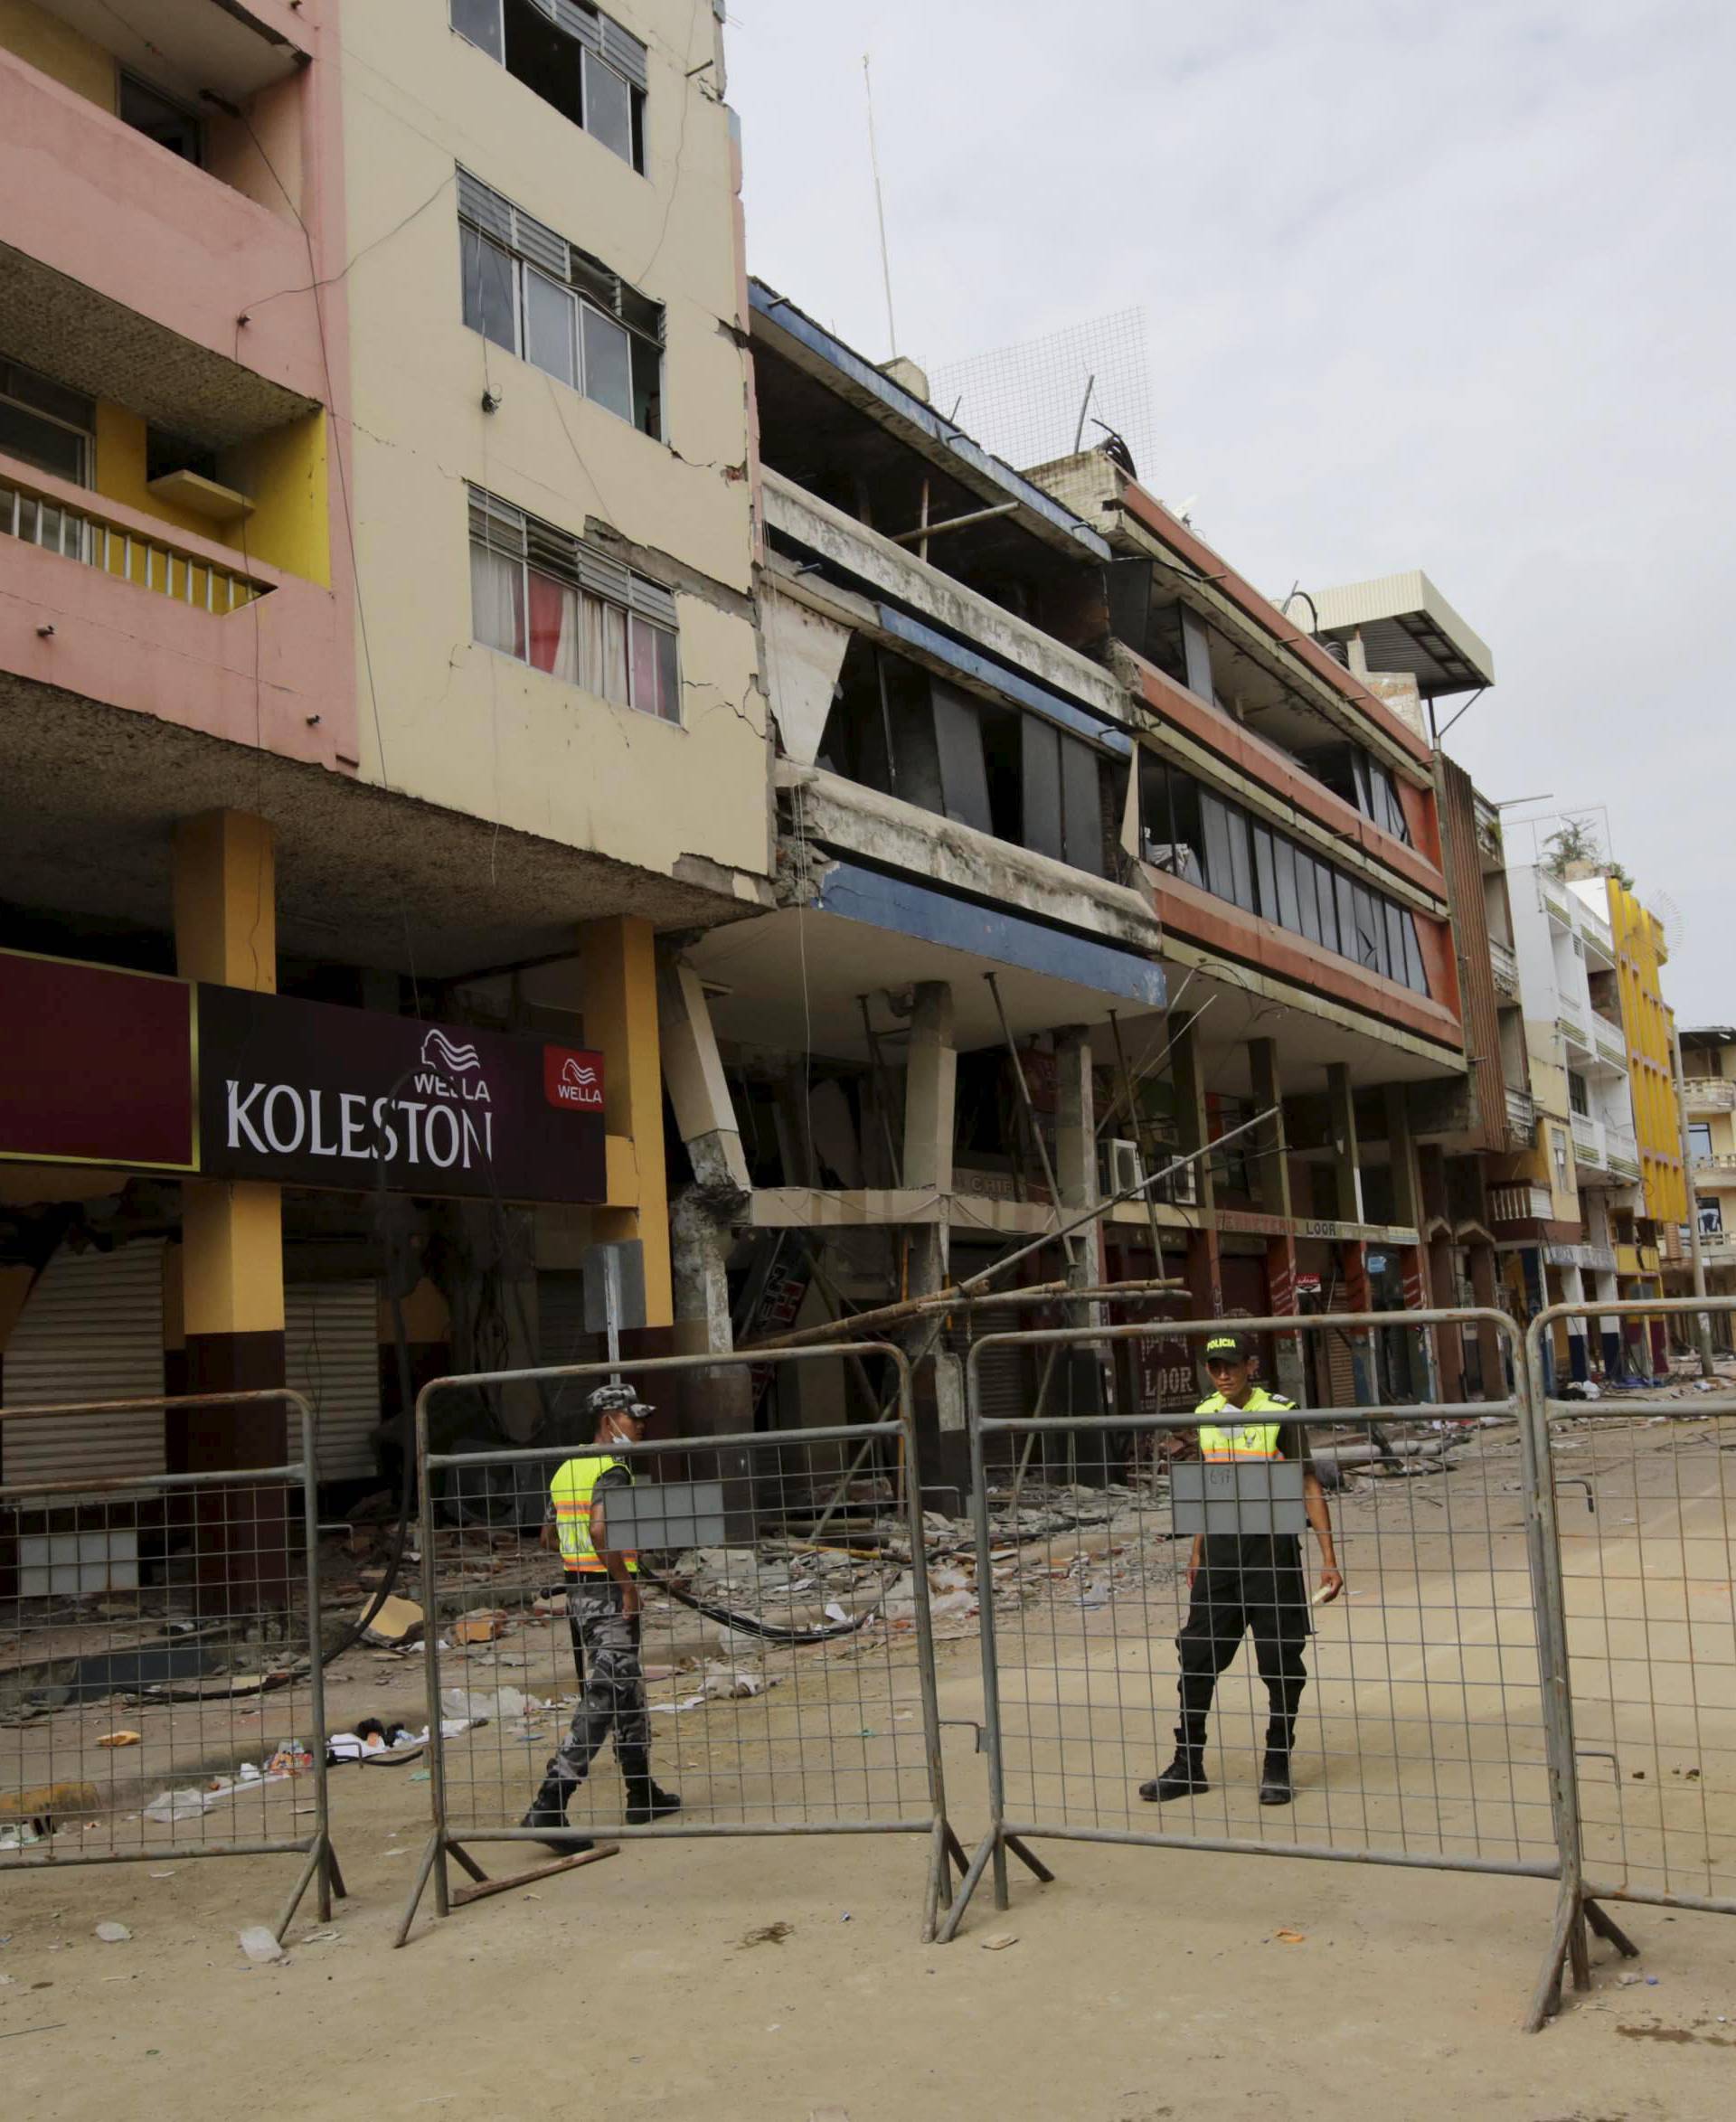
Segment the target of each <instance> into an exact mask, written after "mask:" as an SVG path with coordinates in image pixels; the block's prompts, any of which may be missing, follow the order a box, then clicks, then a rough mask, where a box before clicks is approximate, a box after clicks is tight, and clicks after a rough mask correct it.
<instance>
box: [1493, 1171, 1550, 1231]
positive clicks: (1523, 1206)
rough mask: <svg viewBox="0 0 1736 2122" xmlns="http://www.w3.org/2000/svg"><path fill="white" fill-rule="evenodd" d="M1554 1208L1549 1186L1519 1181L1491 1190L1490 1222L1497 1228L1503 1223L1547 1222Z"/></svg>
mask: <svg viewBox="0 0 1736 2122" xmlns="http://www.w3.org/2000/svg"><path fill="white" fill-rule="evenodd" d="M1553 1207H1554V1204H1553V1202H1552V1199H1551V1196H1550V1191H1549V1189H1548V1187H1547V1186H1533V1185H1528V1184H1525V1183H1524V1182H1523V1181H1519V1182H1514V1183H1512V1184H1507V1185H1505V1186H1491V1187H1490V1188H1489V1220H1490V1221H1491V1222H1493V1223H1494V1224H1495V1225H1496V1227H1497V1228H1498V1227H1499V1226H1500V1225H1501V1224H1503V1223H1541V1222H1547V1221H1548V1220H1549V1218H1550V1216H1551V1214H1552V1212H1553Z"/></svg>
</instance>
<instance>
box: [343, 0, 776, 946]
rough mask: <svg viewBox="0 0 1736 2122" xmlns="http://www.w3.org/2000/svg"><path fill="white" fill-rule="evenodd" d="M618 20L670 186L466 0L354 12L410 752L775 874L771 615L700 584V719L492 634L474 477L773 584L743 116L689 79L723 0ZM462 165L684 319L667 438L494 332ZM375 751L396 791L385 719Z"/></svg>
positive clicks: (352, 126)
mask: <svg viewBox="0 0 1736 2122" xmlns="http://www.w3.org/2000/svg"><path fill="white" fill-rule="evenodd" d="M614 12H616V13H617V14H619V16H620V18H621V20H622V21H623V23H624V24H626V26H627V28H629V29H630V30H631V31H632V32H633V33H634V34H635V35H637V36H639V37H641V38H643V39H645V40H646V42H647V44H648V46H649V60H648V65H649V69H650V90H649V114H648V121H647V134H648V138H649V141H650V167H649V170H648V172H647V174H646V175H640V174H638V173H637V172H636V171H634V170H633V169H631V168H630V167H629V166H628V165H627V164H626V163H625V162H623V161H622V160H621V159H620V158H619V157H618V156H615V155H613V154H611V153H610V152H609V149H608V148H606V147H604V146H602V145H601V144H600V143H599V142H598V141H596V140H594V139H592V138H591V137H590V135H589V134H587V133H585V132H583V131H582V130H580V128H579V127H575V126H574V125H572V124H571V122H570V121H569V120H568V119H566V118H562V117H561V114H560V113H559V112H558V111H556V110H555V109H553V108H552V107H551V106H550V105H548V104H546V103H544V102H543V101H542V99H540V98H538V97H537V96H536V95H535V94H534V93H533V91H532V90H529V89H527V88H526V87H524V84H523V83H521V82H519V81H516V80H514V79H513V78H512V76H511V75H510V74H508V73H507V72H506V71H505V69H504V68H502V67H500V66H498V65H496V64H495V61H493V60H491V59H489V58H488V57H487V56H486V53H484V52H479V51H477V50H476V49H475V48H474V47H473V46H471V45H469V44H467V43H466V42H464V40H463V39H462V38H460V37H458V36H455V35H454V34H453V33H451V31H450V30H449V29H448V26H447V20H446V11H445V10H444V9H443V8H439V7H435V6H428V7H409V6H404V5H395V6H386V5H378V6H367V7H351V8H348V9H346V10H345V12H344V42H343V48H342V53H341V59H340V63H341V64H342V66H343V68H344V76H343V89H344V167H345V182H346V218H347V223H348V240H347V249H348V252H349V254H350V256H351V257H353V258H354V260H355V264H354V268H353V269H352V270H351V271H350V273H349V275H348V278H347V280H346V287H347V289H348V296H349V306H350V308H349V335H350V346H351V357H352V358H351V373H352V380H353V390H354V422H355V425H354V486H353V495H354V516H355V535H356V558H357V571H358V576H359V580H360V588H361V594H362V599H363V606H364V608H365V610H366V614H367V626H368V639H369V646H370V649H371V652H372V657H371V660H372V666H373V678H374V683H375V686H376V689H377V694H378V698H379V702H380V712H381V721H382V737H383V742H384V749H385V756H386V759H388V760H389V761H390V764H391V779H392V784H393V786H394V787H397V788H399V789H400V790H401V791H402V792H404V793H406V794H409V795H411V796H414V797H420V798H421V799H423V800H425V801H429V802H433V803H438V804H441V805H444V806H450V807H452V808H454V809H457V810H458V811H462V812H467V813H468V814H470V815H472V816H479V817H483V818H486V819H489V820H491V821H495V822H498V823H501V824H504V825H508V826H512V827H516V828H519V829H521V830H523V831H525V832H529V833H533V834H536V835H541V836H543V837H546V838H549V839H552V840H554V841H557V842H560V843H562V844H567V845H570V846H575V847H581V848H586V849H590V850H595V851H596V852H598V853H599V854H603V855H605V856H608V857H611V858H613V859H614V860H616V861H618V862H621V863H630V864H632V865H634V866H636V867H637V868H639V869H641V870H645V871H649V872H654V873H663V874H667V873H669V872H672V871H673V869H674V868H675V864H676V863H678V862H680V860H681V858H682V857H683V856H684V855H697V856H701V857H703V858H706V859H707V860H709V861H711V862H712V863H718V864H720V865H723V866H725V867H727V868H730V869H735V870H741V871H747V872H751V874H753V875H754V876H756V877H764V876H765V875H766V874H767V873H768V869H769V844H768V833H767V822H766V821H767V817H768V805H769V755H768V749H767V744H766V740H765V707H764V703H763V700H762V698H761V697H760V693H759V691H758V686H757V677H756V651H755V641H754V632H753V626H752V621H751V618H750V616H749V614H748V613H747V612H746V610H745V609H744V608H740V607H738V608H725V607H724V605H723V604H722V602H721V601H719V600H717V599H712V598H711V597H709V596H706V595H703V594H699V593H693V594H689V593H686V592H685V591H678V593H677V607H678V616H679V624H680V630H681V663H682V675H683V679H684V689H683V699H684V728H680V729H677V728H675V727H673V726H671V725H669V724H666V723H662V722H658V721H654V720H652V719H651V718H649V717H647V716H646V715H643V714H637V713H635V712H632V711H631V710H630V709H627V708H620V707H612V706H609V705H608V704H606V703H604V702H602V701H601V700H599V699H598V698H596V697H595V696H594V695H592V694H590V693H584V692H581V691H580V689H579V688H578V687H577V686H575V685H571V684H563V683H561V682H559V681H557V680H555V679H553V678H552V677H549V676H547V675H545V674H542V673H541V672H538V671H534V670H532V669H530V668H529V667H528V666H527V665H523V664H520V663H517V662H514V661H513V660H512V659H510V658H509V657H506V656H504V655H498V654H496V653H495V652H494V651H493V650H490V649H486V648H484V647H481V646H477V645H476V643H475V642H474V641H473V639H472V631H471V611H470V573H469V570H470V560H469V543H468V536H467V514H466V506H467V503H466V492H465V482H466V480H467V479H473V480H475V481H476V483H477V484H478V485H479V486H485V487H487V488H489V489H490V490H492V491H493V492H495V493H496V494H498V495H501V496H503V497H504V498H505V499H506V500H507V501H510V502H512V503H514V504H515V505H519V506H521V507H523V508H525V509H527V510H529V511H530V512H531V513H533V514H536V515H539V516H541V517H542V518H543V519H544V520H545V521H547V522H549V523H554V524H556V525H558V526H560V527H561V529H563V530H567V531H570V532H572V533H577V534H579V535H581V536H582V535H585V534H587V532H588V530H589V529H590V527H591V526H593V525H596V524H602V525H606V526H609V528H611V529H613V530H614V531H615V532H617V533H619V534H620V535H621V536H622V537H624V538H627V539H629V540H631V541H632V542H635V543H636V544H638V545H641V546H643V547H646V548H647V549H651V550H654V551H656V552H663V553H666V554H669V555H671V556H672V557H673V559H674V560H675V561H676V562H678V563H680V564H681V565H683V566H684V567H685V568H687V569H690V570H693V571H696V572H698V573H701V574H703V575H705V576H708V577H710V578H712V580H716V581H718V582H721V583H722V584H724V585H726V586H727V589H728V590H729V591H731V592H733V593H734V594H735V595H736V596H737V597H738V598H741V599H745V598H746V596H747V595H748V594H749V592H750V588H751V560H752V545H751V522H750V487H749V482H748V480H747V478H746V477H745V476H744V472H745V465H746V458H747V453H748V435H747V387H748V375H747V368H746V361H745V355H744V353H743V349H742V347H741V345H740V344H737V343H736V340H735V338H734V336H733V334H732V330H731V327H732V326H734V325H739V324H741V323H744V322H745V320H744V319H741V318H739V317H738V315H737V309H738V285H739V283H738V279H737V273H736V254H735V228H734V203H735V193H734V188H733V187H734V178H733V165H732V157H731V141H730V118H729V113H728V111H727V110H726V109H725V108H723V107H722V105H720V104H719V103H717V102H716V101H715V100H714V99H712V98H711V97H710V96H709V95H708V94H707V93H706V87H707V79H701V80H687V79H686V75H687V73H688V71H689V70H692V69H697V68H698V67H699V66H700V65H701V64H702V62H703V61H705V60H707V59H709V58H710V57H711V56H712V35H713V33H714V32H715V29H716V24H715V23H714V21H713V19H712V14H711V11H710V9H709V8H705V7H696V6H695V5H693V0H624V4H623V5H621V6H619V7H618V8H616V9H615V11H614ZM677 160H679V171H677ZM455 162H457V163H459V164H462V165H464V167H466V168H467V169H469V170H472V171H474V172H475V173H476V175H477V176H478V177H480V178H482V179H483V180H484V181H485V182H486V183H487V184H492V185H494V186H495V188H496V189H498V190H499V191H500V192H502V193H505V194H506V195H507V196H508V197H509V198H511V199H512V200H514V202H515V203H517V204H519V205H520V206H522V207H524V209H525V210H526V211H527V212H531V213H533V214H535V215H537V216H539V217H540V218H541V219H542V221H544V222H547V223H548V225H549V226H550V227H552V228H553V229H555V230H557V231H559V232H560V233H561V235H563V236H565V237H567V238H569V239H570V240H571V241H573V242H574V243H577V244H579V245H580V246H581V247H583V248H584V249H586V250H590V251H591V252H592V253H593V254H594V255H596V256H598V257H599V258H600V259H603V261H604V262H605V263H606V264H607V265H609V267H611V268H612V269H615V270H616V271H618V272H619V273H620V274H621V275H622V276H623V278H626V279H627V280H628V281H630V282H631V283H632V284H633V285H634V286H635V287H637V288H640V289H641V290H642V291H643V292H644V293H646V295H648V296H650V297H653V298H655V299H656V300H657V301H659V302H661V303H663V304H664V305H665V309H666V328H665V341H666V344H665V391H664V404H665V421H666V428H667V438H668V439H667V440H666V441H656V440H653V439H651V438H650V437H648V436H646V435H642V434H640V433H639V432H638V431H637V429H634V428H633V427H631V426H630V425H629V424H628V423H627V422H626V421H625V420H619V419H617V418H616V417H615V416H614V415H613V414H611V413H609V412H608V411H606V410H603V409H602V408H601V407H600V406H598V405H594V404H592V403H591V402H590V401H589V400H588V399H586V398H584V397H582V396H581V395H580V393H579V392H578V391H574V390H571V389H570V388H568V387H567V386H566V385H564V384H561V383H558V382H554V381H553V380H552V378H551V377H549V376H546V375H544V374H543V373H542V371H540V370H539V369H536V368H533V367H532V366H530V365H529V364H528V363H524V362H521V361H518V360H516V359H514V357H513V356H512V355H511V354H505V353H503V352H502V351H501V350H500V349H499V348H498V347H495V346H492V345H488V344H486V342H485V341H484V340H483V339H482V337H481V336H480V335H479V334H477V333H475V332H472V331H469V330H467V328H466V326H465V324H464V321H463V316H462V310H461V307H460V288H459V262H458V260H459V251H458V200H457V191H456V184H455V179H454V170H453V165H454V163H455ZM677 175H678V177H679V181H678V182H677ZM485 389H487V390H488V391H492V392H493V393H494V394H495V396H496V397H497V399H498V401H499V406H498V410H496V411H495V412H494V413H492V414H490V413H486V412H485V411H484V410H482V405H481V401H482V397H483V393H484V391H485ZM653 571H655V570H653ZM360 646H361V645H360V642H359V640H358V643H357V650H358V662H359V657H360ZM364 720H365V718H364ZM363 744H364V747H365V748H366V749H365V750H364V755H363V774H364V775H365V776H367V777H369V778H380V777H381V776H382V772H383V769H382V763H381V759H380V757H379V753H378V750H377V749H376V744H375V737H374V733H373V729H372V727H367V728H364V731H363ZM726 888H727V887H726ZM584 913H585V909H584V908H583V907H582V906H575V907H574V908H573V917H574V919H575V920H579V919H582V918H583V917H584Z"/></svg>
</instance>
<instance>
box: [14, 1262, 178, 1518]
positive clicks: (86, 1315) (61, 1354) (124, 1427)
mask: <svg viewBox="0 0 1736 2122" xmlns="http://www.w3.org/2000/svg"><path fill="white" fill-rule="evenodd" d="M5 1363H6V1391H7V1393H8V1394H9V1395H10V1397H11V1398H12V1399H13V1400H14V1401H19V1402H21V1403H23V1402H29V1403H31V1404H33V1405H37V1406H42V1407H55V1406H62V1405H64V1404H66V1403H68V1402H70V1401H146V1406H145V1408H144V1409H143V1410H139V1411H136V1412H133V1413H130V1414H124V1415H117V1414H109V1415H94V1414H92V1415H81V1416H79V1417H77V1418H76V1419H64V1418H61V1417H58V1416H48V1417H44V1418H43V1419H42V1420H40V1421H34V1422H29V1421H26V1422H19V1421H14V1422H10V1423H8V1424H7V1425H6V1428H5V1431H4V1432H0V1474H4V1476H5V1479H6V1480H7V1481H64V1482H69V1483H70V1482H72V1481H75V1480H76V1479H77V1478H78V1477H79V1476H80V1475H84V1476H90V1478H92V1479H102V1478H104V1477H105V1476H109V1475H115V1474H160V1473H161V1472H162V1471H163V1415H162V1411H161V1409H160V1408H159V1407H157V1406H155V1405H153V1404H150V1403H149V1402H148V1401H147V1398H146V1396H147V1395H149V1394H152V1393H156V1392H161V1391H162V1390H163V1245H162V1241H161V1240H144V1241H142V1242H140V1243H138V1244H135V1245H127V1246H122V1247H120V1248H118V1250H115V1251H113V1252H82V1253H80V1252H71V1251H68V1250H66V1249H65V1248H64V1247H63V1248H62V1249H61V1250H60V1251H59V1252H57V1253H56V1254H55V1256H54V1257H53V1259H51V1260H50V1261H49V1263H48V1265H47V1267H46V1268H44V1269H43V1270H42V1275H41V1277H40V1278H39V1279H38V1280H37V1282H36V1285H35V1287H33V1289H32V1290H31V1293H30V1296H29V1297H28V1299H27V1300H26V1302H25V1305H24V1311H23V1312H22V1313H21V1315H20V1316H19V1319H18V1323H17V1325H16V1326H15V1327H14V1330H13V1335H12V1339H11V1341H10V1343H9V1344H8V1345H7V1348H6V1358H5Z"/></svg>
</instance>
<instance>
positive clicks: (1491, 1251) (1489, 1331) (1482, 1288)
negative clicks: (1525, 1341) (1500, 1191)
mask: <svg viewBox="0 0 1736 2122" xmlns="http://www.w3.org/2000/svg"><path fill="white" fill-rule="evenodd" d="M1470 1268H1471V1295H1472V1296H1473V1297H1475V1298H1476V1299H1477V1306H1478V1308H1479V1309H1487V1310H1489V1311H1498V1310H1499V1309H1500V1308H1501V1272H1500V1263H1499V1262H1498V1261H1497V1259H1495V1248H1494V1246H1492V1245H1490V1244H1489V1243H1488V1242H1487V1241H1486V1240H1483V1241H1481V1242H1479V1243H1477V1244H1475V1245H1473V1246H1472V1247H1471V1259H1470ZM1506 1350H1507V1343H1506V1340H1505V1336H1504V1335H1502V1332H1501V1330H1500V1328H1499V1327H1498V1326H1488V1325H1480V1326H1478V1328H1477V1355H1478V1358H1479V1359H1480V1367H1481V1369H1482V1372H1483V1392H1484V1397H1485V1398H1486V1399H1488V1400H1504V1399H1505V1397H1506V1393H1507V1363H1506Z"/></svg>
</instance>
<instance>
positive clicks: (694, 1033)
mask: <svg viewBox="0 0 1736 2122" xmlns="http://www.w3.org/2000/svg"><path fill="white" fill-rule="evenodd" d="M657 1020H658V1024H659V1027H660V1036H661V1041H662V1046H663V1080H664V1085H665V1089H667V1090H668V1093H669V1102H670V1104H671V1105H672V1106H673V1107H674V1108H675V1126H676V1127H678V1128H679V1129H680V1131H681V1138H682V1140H683V1142H684V1143H685V1144H686V1146H687V1155H688V1156H689V1157H690V1158H691V1159H692V1161H693V1177H694V1178H695V1180H696V1181H697V1182H698V1184H700V1185H701V1186H702V1187H704V1188H706V1189H708V1190H710V1189H718V1190H721V1191H722V1192H724V1193H733V1194H741V1195H745V1194H746V1193H748V1192H749V1191H750V1188H751V1185H752V1181H751V1180H750V1178H749V1176H748V1160H747V1156H746V1155H745V1153H744V1152H743V1150H742V1147H741V1130H740V1128H739V1127H737V1125H736V1118H735V1107H734V1105H733V1103H732V1102H731V1098H730V1087H729V1083H728V1081H727V1080H726V1079H725V1077H724V1074H723V1061H722V1056H721V1055H720V1054H719V1052H718V1050H717V1034H716V1033H715V1032H714V1031H713V1029H712V1013H711V1007H710V1005H709V1004H708V1003H707V1002H706V1000H705V989H704V986H703V984H702V982H701V980H700V976H699V975H698V974H697V973H696V972H694V970H693V967H691V966H686V965H682V964H680V963H679V962H678V961H675V960H672V959H669V958H665V959H664V960H663V961H662V962H661V963H660V964H659V965H658V967H657Z"/></svg>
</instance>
